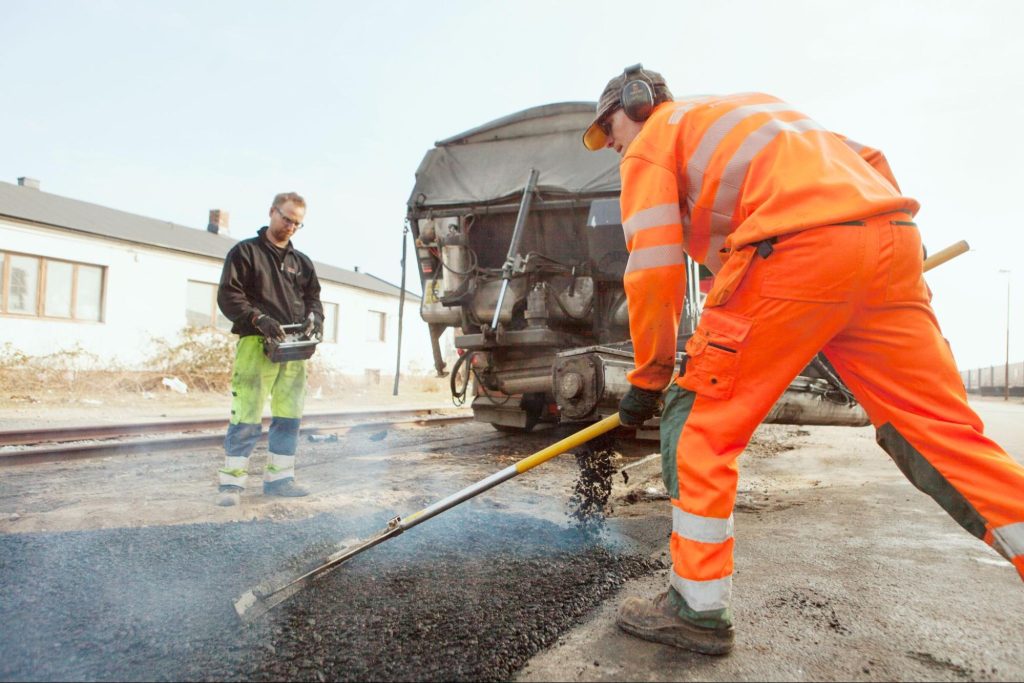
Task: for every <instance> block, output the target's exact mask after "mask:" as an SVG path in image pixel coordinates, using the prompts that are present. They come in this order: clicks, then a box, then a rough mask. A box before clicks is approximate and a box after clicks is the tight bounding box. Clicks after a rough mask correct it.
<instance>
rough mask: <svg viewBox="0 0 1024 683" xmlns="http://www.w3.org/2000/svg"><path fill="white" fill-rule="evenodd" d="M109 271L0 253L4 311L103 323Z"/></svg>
mask: <svg viewBox="0 0 1024 683" xmlns="http://www.w3.org/2000/svg"><path fill="white" fill-rule="evenodd" d="M105 270H106V269H105V268H103V267H102V266H93V265H89V264H86V263H75V262H74V261H63V260H60V259H51V258H45V257H42V256H29V255H28V254H12V253H5V252H0V271H2V274H3V291H2V296H0V312H3V313H10V314H15V315H32V316H36V317H40V318H58V319H63V320H83V321H89V322H101V321H102V320H103V280H104V277H103V276H104V271H105Z"/></svg>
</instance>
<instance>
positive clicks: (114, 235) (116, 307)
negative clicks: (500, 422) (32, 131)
mask: <svg viewBox="0 0 1024 683" xmlns="http://www.w3.org/2000/svg"><path fill="white" fill-rule="evenodd" d="M218 214H219V212H214V211H211V224H210V226H209V228H208V229H207V230H205V231H204V230H197V229H194V228H188V227H185V226H182V225H175V224H174V223H169V222H166V221H159V220H155V219H152V218H146V217H144V216H138V215H135V214H130V213H126V212H124V211H117V210H115V209H111V208H107V207H104V206H98V205H96V204H90V203H88V202H83V201H78V200H75V199H70V198H67V197H61V196H58V195H53V194H49V193H46V192H42V191H41V190H40V189H39V183H38V181H34V180H32V179H28V178H21V179H19V182H18V185H12V184H10V183H2V182H0V273H2V277H0V282H2V291H0V345H4V344H5V343H10V344H11V345H12V346H13V347H14V348H16V349H18V350H20V351H23V352H25V353H28V354H30V355H42V354H48V353H53V352H55V351H59V350H63V349H69V348H73V347H75V346H76V345H77V346H79V347H81V348H82V349H83V350H85V351H87V352H89V353H92V354H95V355H96V356H98V357H100V358H102V359H105V360H111V361H115V362H119V363H122V364H124V365H125V366H128V367H134V366H138V365H139V364H140V363H141V362H142V361H143V360H144V359H145V358H146V357H147V356H148V355H149V353H150V352H151V350H152V346H153V344H152V341H153V338H165V339H173V338H175V337H176V336H177V335H178V334H179V333H180V331H181V330H182V329H183V328H184V327H186V326H187V325H193V326H205V325H211V324H212V325H216V326H218V327H221V328H223V329H229V328H230V323H229V322H228V321H227V320H226V319H225V318H224V317H223V316H222V315H221V313H220V311H219V310H218V309H217V303H216V292H217V283H218V281H219V280H220V273H221V268H222V266H223V263H224V257H225V255H226V254H227V252H228V250H229V249H230V248H231V246H232V245H234V244H235V239H233V238H231V237H228V236H227V235H226V234H224V232H223V230H220V227H221V226H219V225H217V224H218V223H219V222H220V221H219V219H218ZM253 234H255V233H253ZM248 236H249V235H246V237H248ZM316 271H317V275H318V277H319V279H320V284H321V287H322V291H321V294H320V296H321V300H322V302H323V305H324V312H325V314H326V320H325V324H324V343H322V344H320V346H319V347H318V349H317V355H318V356H320V357H321V358H323V360H325V361H326V362H328V363H329V364H330V365H332V366H334V367H335V368H337V369H338V370H340V371H342V372H344V373H346V374H352V375H358V376H364V375H365V376H370V377H374V376H376V377H379V376H380V375H390V374H392V373H393V372H394V368H395V359H396V352H397V340H398V307H399V294H400V289H399V288H398V287H396V286H394V285H391V284H389V283H387V282H385V281H383V280H381V279H379V278H376V277H374V276H372V275H369V274H367V273H360V272H352V271H348V270H343V269H341V268H337V267H334V266H329V265H326V264H323V263H319V262H317V263H316ZM413 272H414V273H415V269H414V270H413ZM419 303H420V298H419V297H418V296H416V295H414V294H411V293H409V292H407V293H406V306H405V314H404V316H403V332H402V336H403V339H402V370H403V373H408V372H412V373H427V372H432V370H433V365H434V362H433V355H432V352H431V345H430V337H429V332H428V330H427V325H426V323H424V322H423V321H422V320H421V319H420V316H419Z"/></svg>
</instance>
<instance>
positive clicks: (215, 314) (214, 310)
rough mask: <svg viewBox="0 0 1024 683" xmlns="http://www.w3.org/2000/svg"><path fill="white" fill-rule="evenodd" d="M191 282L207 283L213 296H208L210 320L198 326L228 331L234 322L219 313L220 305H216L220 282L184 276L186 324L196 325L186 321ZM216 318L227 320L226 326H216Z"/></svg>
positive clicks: (186, 319)
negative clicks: (211, 289)
mask: <svg viewBox="0 0 1024 683" xmlns="http://www.w3.org/2000/svg"><path fill="white" fill-rule="evenodd" d="M193 283H194V284H197V285H207V286H209V287H212V288H213V291H212V294H213V296H211V297H210V310H209V314H210V322H208V323H207V324H205V325H201V326H200V327H203V328H207V327H212V328H214V329H217V330H221V331H223V332H230V331H231V328H232V327H233V326H234V324H233V323H232V322H231V320H228V318H227V316H225V315H224V314H223V313H221V311H220V306H218V305H217V291H218V289H219V288H220V284H219V283H216V282H206V281H205V280H193V279H192V278H186V279H185V323H186V324H188V325H189V326H191V327H196V326H195V325H192V324H191V323H189V322H188V313H189V309H188V286H189V285H190V284H193ZM218 318H224V319H225V320H227V327H220V326H218V325H217V320H218Z"/></svg>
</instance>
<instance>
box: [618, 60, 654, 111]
mask: <svg viewBox="0 0 1024 683" xmlns="http://www.w3.org/2000/svg"><path fill="white" fill-rule="evenodd" d="M642 68H643V67H642V66H641V65H640V64H634V65H633V66H629V67H626V69H625V71H624V72H623V73H624V74H625V76H626V84H625V85H623V86H622V94H621V95H620V97H619V100H620V101H621V102H622V111H623V112H624V113H625V114H626V116H627V117H628V118H629V119H630V120H632V121H637V122H643V121H646V120H647V119H648V117H650V115H651V112H652V111H654V89H653V88H652V87H651V84H650V83H648V82H647V81H645V80H642V79H641V78H638V77H633V78H630V77H631V76H633V75H634V74H639V72H640V70H641V69H642Z"/></svg>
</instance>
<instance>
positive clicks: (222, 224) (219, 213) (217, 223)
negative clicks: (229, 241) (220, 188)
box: [206, 209, 230, 235]
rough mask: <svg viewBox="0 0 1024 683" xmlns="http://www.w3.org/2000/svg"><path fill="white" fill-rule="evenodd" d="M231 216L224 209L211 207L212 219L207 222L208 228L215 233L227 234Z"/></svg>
mask: <svg viewBox="0 0 1024 683" xmlns="http://www.w3.org/2000/svg"><path fill="white" fill-rule="evenodd" d="M229 218H230V215H229V214H228V212H227V211H224V210H223V209H210V221H209V222H208V223H207V224H206V229H207V230H208V231H209V232H212V233H213V234H214V235H227V234H228V232H229V230H228V219H229Z"/></svg>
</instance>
